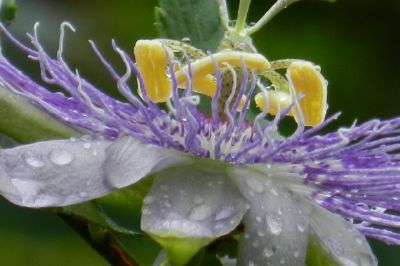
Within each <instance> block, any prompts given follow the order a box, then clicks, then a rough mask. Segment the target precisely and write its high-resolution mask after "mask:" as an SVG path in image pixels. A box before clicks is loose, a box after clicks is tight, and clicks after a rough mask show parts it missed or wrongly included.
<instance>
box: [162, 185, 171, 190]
mask: <svg viewBox="0 0 400 266" xmlns="http://www.w3.org/2000/svg"><path fill="white" fill-rule="evenodd" d="M160 188H161V190H163V191H167V190H168V189H169V186H168V185H161V186H160Z"/></svg>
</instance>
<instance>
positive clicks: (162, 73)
mask: <svg viewBox="0 0 400 266" xmlns="http://www.w3.org/2000/svg"><path fill="white" fill-rule="evenodd" d="M134 54H135V59H136V64H137V67H138V68H139V69H140V72H141V74H142V77H143V80H144V85H145V89H146V92H147V95H148V97H149V99H150V100H151V101H152V102H154V103H158V102H166V101H167V100H168V98H169V97H170V95H171V89H172V86H171V81H170V79H169V78H168V76H167V74H166V70H167V67H168V55H167V52H166V50H165V48H164V47H163V46H162V44H161V42H160V41H154V40H153V41H151V40H139V41H137V42H136V44H135V47H134Z"/></svg>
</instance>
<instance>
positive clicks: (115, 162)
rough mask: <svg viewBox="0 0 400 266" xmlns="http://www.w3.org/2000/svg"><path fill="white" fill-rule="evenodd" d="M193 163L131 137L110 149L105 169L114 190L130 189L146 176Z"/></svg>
mask: <svg viewBox="0 0 400 266" xmlns="http://www.w3.org/2000/svg"><path fill="white" fill-rule="evenodd" d="M190 162H192V159H191V158H190V157H189V156H186V155H184V154H183V153H178V152H176V151H173V150H168V149H165V148H161V147H158V146H155V145H151V144H143V143H142V142H140V141H138V140H136V139H134V138H132V137H128V136H127V137H122V138H120V139H118V140H116V141H114V143H113V144H112V145H111V146H110V147H109V148H108V149H107V161H106V163H105V165H104V169H105V173H106V176H107V182H108V183H109V185H110V186H112V187H115V188H122V187H126V186H129V185H131V184H133V183H135V182H137V181H138V180H139V179H141V178H142V177H143V176H146V175H148V174H150V173H154V172H158V171H161V170H163V169H165V168H167V167H170V166H173V165H181V164H187V163H190Z"/></svg>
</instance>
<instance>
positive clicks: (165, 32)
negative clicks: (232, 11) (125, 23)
mask: <svg viewBox="0 0 400 266" xmlns="http://www.w3.org/2000/svg"><path fill="white" fill-rule="evenodd" d="M155 16H156V26H157V27H158V30H159V32H160V35H161V37H163V38H169V39H174V40H181V39H183V38H189V39H190V41H191V44H192V45H193V46H195V47H197V48H200V49H203V50H209V51H215V50H216V49H217V47H218V45H219V42H220V41H221V39H222V37H223V35H224V29H223V27H222V25H221V21H220V18H219V12H218V4H217V1H216V0H160V2H159V7H156V10H155Z"/></svg>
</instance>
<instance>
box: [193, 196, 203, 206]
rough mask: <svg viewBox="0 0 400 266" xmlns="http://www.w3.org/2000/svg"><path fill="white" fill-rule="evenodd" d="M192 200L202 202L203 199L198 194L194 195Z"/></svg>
mask: <svg viewBox="0 0 400 266" xmlns="http://www.w3.org/2000/svg"><path fill="white" fill-rule="evenodd" d="M193 202H194V203H195V204H202V203H204V199H203V198H202V197H200V196H199V195H195V196H194V199H193Z"/></svg>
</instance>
